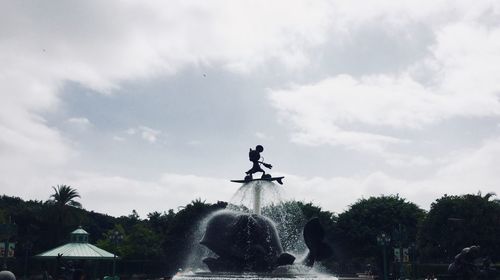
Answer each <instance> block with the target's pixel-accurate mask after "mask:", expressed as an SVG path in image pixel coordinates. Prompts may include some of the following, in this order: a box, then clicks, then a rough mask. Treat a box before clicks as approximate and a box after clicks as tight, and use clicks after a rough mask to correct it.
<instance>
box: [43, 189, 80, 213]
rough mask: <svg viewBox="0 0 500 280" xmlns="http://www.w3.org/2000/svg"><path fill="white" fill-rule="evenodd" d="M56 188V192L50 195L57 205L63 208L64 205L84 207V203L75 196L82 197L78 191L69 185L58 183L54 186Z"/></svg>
mask: <svg viewBox="0 0 500 280" xmlns="http://www.w3.org/2000/svg"><path fill="white" fill-rule="evenodd" d="M52 189H54V193H53V194H51V195H50V197H51V198H52V199H51V200H50V201H51V202H52V203H54V204H55V205H56V206H58V207H60V208H63V207H64V206H66V205H68V206H72V207H77V208H82V204H81V203H80V202H78V201H75V198H80V195H79V194H78V191H76V189H73V188H72V187H70V186H67V185H57V188H56V187H52Z"/></svg>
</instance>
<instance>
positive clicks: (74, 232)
mask: <svg viewBox="0 0 500 280" xmlns="http://www.w3.org/2000/svg"><path fill="white" fill-rule="evenodd" d="M71 234H87V235H88V234H89V233H88V232H86V231H85V230H84V229H83V228H82V227H79V228H77V229H75V230H74V231H73V232H72V233H71Z"/></svg>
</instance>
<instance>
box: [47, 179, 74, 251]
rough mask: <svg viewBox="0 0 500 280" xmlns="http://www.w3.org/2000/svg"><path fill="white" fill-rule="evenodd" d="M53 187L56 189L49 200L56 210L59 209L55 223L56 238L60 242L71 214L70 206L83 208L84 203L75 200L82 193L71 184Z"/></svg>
mask: <svg viewBox="0 0 500 280" xmlns="http://www.w3.org/2000/svg"><path fill="white" fill-rule="evenodd" d="M52 189H54V193H53V194H51V195H50V199H49V201H48V202H49V203H50V204H52V205H54V206H55V210H56V211H57V214H56V219H54V222H55V223H56V224H55V225H54V229H55V235H54V240H55V242H57V243H59V242H60V241H61V236H62V235H63V233H64V231H65V230H66V228H65V227H66V220H67V218H68V214H71V212H70V211H69V210H70V209H69V208H71V207H75V208H81V207H82V204H81V203H80V202H78V201H75V199H76V198H80V194H78V191H76V189H74V188H72V187H71V186H67V185H57V187H52ZM73 214H74V213H73Z"/></svg>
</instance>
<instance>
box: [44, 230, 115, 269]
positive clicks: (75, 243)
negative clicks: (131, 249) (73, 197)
mask: <svg viewBox="0 0 500 280" xmlns="http://www.w3.org/2000/svg"><path fill="white" fill-rule="evenodd" d="M35 258H38V259H61V260H65V261H66V260H68V261H69V260H82V261H84V260H110V261H111V260H116V258H118V256H116V255H115V254H113V253H110V252H108V251H106V250H103V249H101V248H99V247H97V246H95V245H92V244H90V243H89V233H88V232H86V231H85V230H84V229H83V228H82V227H78V229H76V230H74V231H73V232H71V238H70V242H69V243H66V244H64V245H61V246H59V247H56V248H54V249H51V250H48V251H46V252H43V253H41V254H38V255H36V256H35Z"/></svg>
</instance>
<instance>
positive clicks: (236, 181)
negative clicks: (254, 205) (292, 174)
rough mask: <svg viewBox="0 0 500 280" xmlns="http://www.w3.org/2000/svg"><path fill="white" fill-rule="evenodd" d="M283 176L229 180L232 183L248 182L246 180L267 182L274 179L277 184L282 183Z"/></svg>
mask: <svg viewBox="0 0 500 280" xmlns="http://www.w3.org/2000/svg"><path fill="white" fill-rule="evenodd" d="M283 178H285V176H281V177H269V178H257V179H247V180H245V179H243V180H231V182H233V183H248V182H253V181H268V182H272V181H276V182H278V184H280V185H283Z"/></svg>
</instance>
